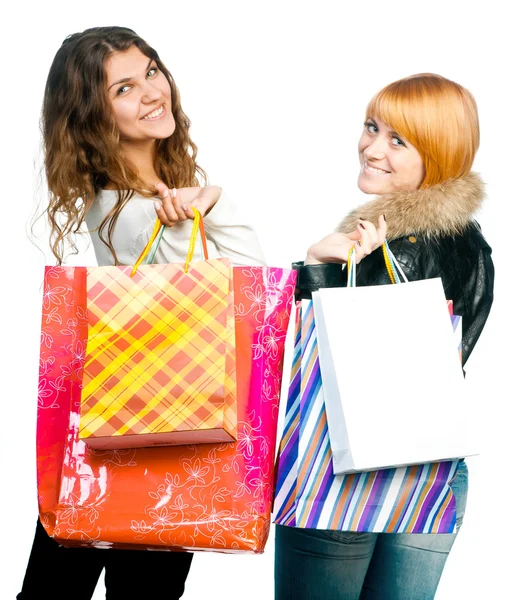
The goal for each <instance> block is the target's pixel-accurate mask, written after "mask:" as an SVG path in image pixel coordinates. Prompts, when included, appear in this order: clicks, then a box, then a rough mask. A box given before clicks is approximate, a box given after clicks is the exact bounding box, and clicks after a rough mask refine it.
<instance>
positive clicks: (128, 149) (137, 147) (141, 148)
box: [105, 140, 159, 189]
mask: <svg viewBox="0 0 512 600" xmlns="http://www.w3.org/2000/svg"><path fill="white" fill-rule="evenodd" d="M155 145H156V142H155V140H149V141H145V142H133V141H131V142H122V147H123V154H124V156H125V158H126V159H127V160H128V161H129V162H130V163H132V165H134V166H135V167H136V168H137V171H138V174H139V177H140V178H141V179H142V181H143V182H144V184H145V185H146V186H147V187H148V189H152V188H153V187H154V185H155V183H156V182H157V181H159V177H158V175H157V174H156V171H155V166H154V154H155ZM113 187H114V186H112V185H111V184H110V183H108V184H107V185H106V186H105V189H112V188H113Z"/></svg>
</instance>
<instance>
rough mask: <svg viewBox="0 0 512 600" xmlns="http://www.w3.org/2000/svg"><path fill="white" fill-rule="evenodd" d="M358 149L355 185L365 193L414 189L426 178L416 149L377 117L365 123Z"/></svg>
mask: <svg viewBox="0 0 512 600" xmlns="http://www.w3.org/2000/svg"><path fill="white" fill-rule="evenodd" d="M358 150H359V162H360V164H361V171H360V172H359V179H358V181H357V185H358V187H359V189H360V190H361V191H362V192H364V193H365V194H377V195H381V194H389V193H391V192H408V191H413V190H417V189H418V188H419V187H420V185H421V183H422V181H423V179H424V178H425V166H424V164H423V160H422V159H421V156H420V153H419V152H418V150H416V148H415V147H414V146H413V145H412V144H411V143H410V142H408V141H407V140H406V139H405V138H403V137H401V136H399V135H398V134H397V133H396V132H395V131H393V130H392V129H391V128H390V127H389V126H388V125H387V124H386V123H384V121H381V120H380V119H378V118H377V117H372V118H369V119H368V120H367V121H366V122H365V124H364V130H363V133H362V135H361V139H360V140H359V146H358Z"/></svg>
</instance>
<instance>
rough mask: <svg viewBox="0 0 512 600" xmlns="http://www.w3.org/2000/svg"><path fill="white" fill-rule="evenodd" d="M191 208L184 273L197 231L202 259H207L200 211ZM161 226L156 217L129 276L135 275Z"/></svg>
mask: <svg viewBox="0 0 512 600" xmlns="http://www.w3.org/2000/svg"><path fill="white" fill-rule="evenodd" d="M191 208H192V211H193V212H194V224H193V225H192V233H191V234H190V242H189V245H188V252H187V258H186V260H185V273H188V269H189V267H190V263H191V262H192V257H193V256H194V250H195V247H196V242H197V235H198V233H200V234H201V242H202V245H203V255H204V259H205V260H208V248H207V246H206V234H205V232H204V223H203V217H202V216H201V213H200V212H199V211H198V210H197V208H195V207H194V206H192V207H191ZM162 227H164V224H163V223H162V221H160V219H157V220H156V222H155V226H154V227H153V232H152V233H151V237H150V238H149V240H148V243H147V244H146V246H145V248H144V250H143V251H142V252H141V255H140V256H139V258H138V259H137V261H136V262H135V264H134V265H133V269H132V272H131V274H130V277H133V276H134V275H135V273H137V270H138V268H139V267H140V265H141V264H142V261H143V260H144V259H145V258H146V256H147V255H148V253H149V251H150V250H151V246H152V245H153V243H154V241H155V240H156V238H157V236H158V234H159V233H160V229H161V228H162Z"/></svg>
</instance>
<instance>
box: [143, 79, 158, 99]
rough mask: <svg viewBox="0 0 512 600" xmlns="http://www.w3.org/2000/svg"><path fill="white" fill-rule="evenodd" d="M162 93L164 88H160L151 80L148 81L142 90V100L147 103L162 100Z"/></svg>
mask: <svg viewBox="0 0 512 600" xmlns="http://www.w3.org/2000/svg"><path fill="white" fill-rule="evenodd" d="M162 95H163V94H162V90H160V89H158V88H157V87H155V86H154V85H152V84H151V83H150V82H146V83H145V85H144V89H143V92H142V102H144V103H145V104H151V102H156V101H157V100H160V98H161V97H162Z"/></svg>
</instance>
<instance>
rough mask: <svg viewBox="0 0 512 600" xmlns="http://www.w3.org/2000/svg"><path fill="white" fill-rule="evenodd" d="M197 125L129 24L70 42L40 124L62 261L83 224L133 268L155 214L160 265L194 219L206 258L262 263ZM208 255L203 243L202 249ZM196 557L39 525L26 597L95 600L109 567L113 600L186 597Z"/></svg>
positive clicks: (176, 253)
mask: <svg viewBox="0 0 512 600" xmlns="http://www.w3.org/2000/svg"><path fill="white" fill-rule="evenodd" d="M189 127H190V122H189V120H188V118H187V116H186V115H185V113H184V112H183V110H182V108H181V103H180V96H179V93H178V89H177V87H176V84H175V82H174V80H173V78H172V76H171V74H170V72H169V71H168V70H167V68H166V67H165V65H164V63H163V62H162V60H161V59H160V57H159V55H158V54H157V52H156V51H155V50H154V49H153V48H152V47H151V46H149V44H148V43H147V42H145V41H144V40H143V39H141V38H140V37H139V36H138V35H137V34H136V33H135V32H134V31H132V30H131V29H126V28H123V27H97V28H93V29H88V30H86V31H84V32H82V33H77V34H74V35H71V36H69V37H68V38H66V39H65V40H64V42H63V44H62V46H61V48H60V49H59V51H58V52H57V54H56V56H55V59H54V61H53V64H52V66H51V68H50V72H49V75H48V80H47V83H46V89H45V95H44V103H43V113H42V130H43V137H44V151H45V167H46V177H47V183H48V188H49V197H50V201H49V206H48V210H47V215H48V218H49V222H50V225H51V244H52V250H53V253H54V254H55V257H56V259H57V262H58V263H59V264H61V263H62V261H63V259H64V256H65V253H66V250H67V249H69V248H71V249H75V250H76V243H75V238H74V234H75V233H76V232H77V231H78V230H80V228H81V227H82V225H83V223H84V221H86V223H87V226H88V229H89V231H90V234H91V237H92V242H93V245H94V250H95V253H96V258H97V261H98V264H99V265H109V264H134V263H135V261H136V260H137V258H138V256H139V255H140V253H141V252H142V250H143V249H144V247H145V245H146V243H147V242H148V240H149V238H150V235H151V232H152V230H153V226H154V223H155V220H156V218H157V216H158V218H159V219H160V220H161V221H162V222H163V223H164V224H165V225H166V226H167V227H166V229H165V230H164V234H163V237H162V239H161V241H160V245H159V248H158V251H157V253H156V256H155V262H157V263H168V262H183V261H184V257H185V256H186V254H187V248H188V242H189V238H190V233H191V229H192V220H191V219H193V217H194V214H193V211H192V207H195V208H196V209H197V210H198V211H199V212H200V213H201V214H202V215H203V216H204V225H205V231H206V237H207V244H208V249H209V254H210V256H211V257H219V256H222V257H229V258H231V259H232V261H233V263H234V264H242V265H261V264H264V259H263V255H262V252H261V249H260V246H259V243H258V241H257V239H256V235H255V233H254V231H253V229H252V228H251V226H250V225H249V224H248V223H247V222H246V220H245V219H244V218H243V217H242V216H241V213H240V211H239V209H238V208H237V206H236V205H235V204H234V203H232V202H230V200H229V198H228V197H227V196H226V195H225V194H224V193H223V192H222V190H221V188H220V187H217V186H210V185H200V184H203V183H205V182H206V174H205V173H204V171H203V170H202V169H201V168H200V167H199V166H198V165H197V163H196V154H197V149H196V146H195V144H194V143H193V142H192V140H191V139H190V135H189ZM197 252H198V253H200V250H199V249H198V250H197ZM192 556H193V555H192V554H191V553H187V552H147V551H137V550H112V549H109V550H97V549H94V548H64V547H60V546H59V545H58V544H57V542H55V541H54V540H53V539H51V538H50V537H49V536H48V535H47V533H46V531H45V529H44V527H43V526H42V524H41V522H38V523H37V529H36V535H35V540H34V545H33V548H32V552H31V555H30V559H29V563H28V568H27V571H26V575H25V579H24V582H23V589H22V591H21V593H20V594H19V595H18V599H20V600H32V599H35V598H52V599H54V600H56V599H60V598H62V599H64V598H66V599H67V598H70V597H71V596H72V597H73V598H74V600H89V599H90V598H91V597H92V594H93V592H94V588H95V586H96V583H97V580H98V577H99V575H100V573H101V571H102V569H103V568H105V584H106V589H107V597H108V598H109V600H116V599H123V600H126V599H129V598H134V599H135V598H137V599H142V598H154V599H156V598H159V599H160V598H161V599H162V600H164V599H166V600H173V599H177V598H180V597H181V595H182V594H183V590H184V585H185V580H186V577H187V574H188V571H189V568H190V563H191V560H192Z"/></svg>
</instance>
